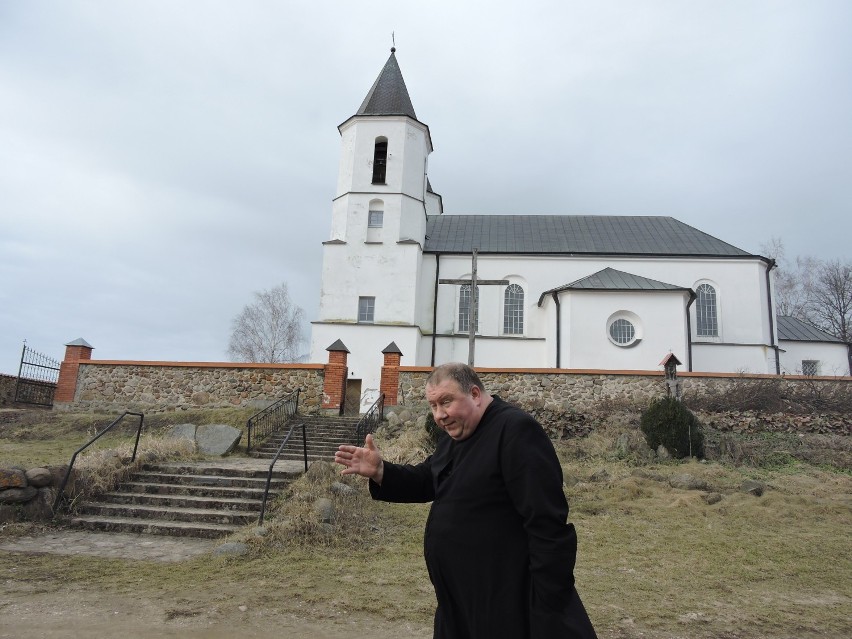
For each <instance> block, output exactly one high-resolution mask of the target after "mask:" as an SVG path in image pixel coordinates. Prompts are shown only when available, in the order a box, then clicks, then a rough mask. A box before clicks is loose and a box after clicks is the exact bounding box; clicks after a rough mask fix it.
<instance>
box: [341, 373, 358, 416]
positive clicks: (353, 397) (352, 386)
mask: <svg viewBox="0 0 852 639" xmlns="http://www.w3.org/2000/svg"><path fill="white" fill-rule="evenodd" d="M360 413H361V380H360V379H347V380H346V396H345V397H344V398H343V414H344V415H358V414H360Z"/></svg>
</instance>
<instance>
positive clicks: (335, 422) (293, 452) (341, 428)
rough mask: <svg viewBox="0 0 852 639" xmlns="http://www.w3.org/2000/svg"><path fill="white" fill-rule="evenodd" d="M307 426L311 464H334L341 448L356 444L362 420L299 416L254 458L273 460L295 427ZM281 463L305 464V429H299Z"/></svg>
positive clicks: (264, 444) (257, 451) (269, 441)
mask: <svg viewBox="0 0 852 639" xmlns="http://www.w3.org/2000/svg"><path fill="white" fill-rule="evenodd" d="M302 423H304V424H305V431H306V434H307V440H308V461H317V460H321V461H328V462H330V461H334V453H335V452H336V451H337V447H338V446H339V445H340V444H355V443H357V442H356V441H355V426H356V425H357V424H358V418H345V417H314V416H311V417H305V416H302V415H299V416H297V417H295V418H293V419H292V420H291V421H290V422H289V423H288V424H287V425H286V426H285V428H283V429H282V430H281V432H278V433H275V434H273V435H271V436H270V437H268V438H267V439H266V440H264V441H263V443H262V444H261V445H260V446H259V447H258V448H257V449H256V450H254V451H252V453H251V454H252V455H253V456H254V457H258V458H261V459H271V458H272V457H273V456H274V455H275V452H276V451H277V450H278V447H279V446H280V445H281V442H282V441H284V438H285V437H286V436H287V432H288V431H289V430H290V426H291V425H292V424H302ZM279 459H287V460H303V459H304V451H303V439H302V429H301V427H300V426H298V425H297V426H296V428H295V429H294V430H293V435H292V437H291V438H290V441H289V442H288V443H287V447H286V448H285V449H284V450H283V451H282V452H281V457H279Z"/></svg>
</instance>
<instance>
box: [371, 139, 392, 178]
mask: <svg viewBox="0 0 852 639" xmlns="http://www.w3.org/2000/svg"><path fill="white" fill-rule="evenodd" d="M387 162H388V139H387V138H376V146H375V148H374V149H373V184H384V183H385V174H386V171H385V169H387Z"/></svg>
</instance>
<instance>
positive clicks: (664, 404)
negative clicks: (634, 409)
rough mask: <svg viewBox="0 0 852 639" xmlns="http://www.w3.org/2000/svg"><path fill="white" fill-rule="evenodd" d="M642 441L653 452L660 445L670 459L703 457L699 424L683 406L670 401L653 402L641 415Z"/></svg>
mask: <svg viewBox="0 0 852 639" xmlns="http://www.w3.org/2000/svg"><path fill="white" fill-rule="evenodd" d="M640 427H641V428H642V432H643V433H644V434H645V441H646V442H648V446H650V447H651V448H652V449H653V450H657V448H658V447H659V446H660V444H662V445H663V446H664V447H665V449H666V450H668V451H669V453H670V454H671V456H672V457H675V458H677V459H683V458H684V457H689V456H690V440H691V442H692V457H698V458H703V457H704V433H703V432H702V430H701V423H700V422H699V421H698V418H697V417H696V416H695V415H693V414H692V411H690V410H689V409H688V408H687V407H686V406H684V405H683V402H681V401H680V400H677V399H675V398H674V397H664V398H661V399H655V400H654V401H653V402H651V405H650V406H649V407H648V408H647V410H645V412H644V413H642V420H641V422H640Z"/></svg>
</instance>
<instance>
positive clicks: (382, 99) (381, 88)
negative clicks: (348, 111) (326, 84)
mask: <svg viewBox="0 0 852 639" xmlns="http://www.w3.org/2000/svg"><path fill="white" fill-rule="evenodd" d="M395 51H396V49H391V54H390V57H389V58H388V61H387V62H385V66H384V68H383V69H382V71H381V73H379V77H378V78H376V81H375V82H374V83H373V86H372V87H371V88H370V91H369V93H367V97H366V98H364V101H363V102H362V103H361V106H360V108H359V109H358V112H357V113H356V114H355V115H407V116H408V117H410V118H413V119H415V120H416V119H417V115H416V114H415V113H414V106H413V105H412V104H411V98H410V97H409V95H408V89H407V88H406V87H405V80H403V79H402V71H400V70H399V65H398V64H397V62H396V53H395Z"/></svg>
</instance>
